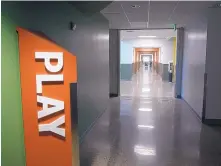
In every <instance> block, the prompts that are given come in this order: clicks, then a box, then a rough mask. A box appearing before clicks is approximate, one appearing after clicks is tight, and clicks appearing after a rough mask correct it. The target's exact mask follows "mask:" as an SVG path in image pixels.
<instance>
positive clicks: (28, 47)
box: [18, 28, 78, 166]
mask: <svg viewBox="0 0 221 166" xmlns="http://www.w3.org/2000/svg"><path fill="white" fill-rule="evenodd" d="M18 34H19V54H20V72H21V89H22V112H23V121H24V137H25V150H26V165H27V166H72V163H73V164H74V165H77V163H78V161H77V160H78V157H73V156H77V155H78V154H77V153H78V149H77V148H76V149H72V144H73V143H74V144H75V143H76V142H77V141H76V142H73V140H77V136H76V133H77V131H72V129H71V106H70V103H71V101H70V83H77V70H76V56H73V55H72V54H71V53H69V52H68V51H66V50H65V49H63V48H61V47H59V46H57V45H56V44H54V43H53V42H51V41H49V40H47V39H45V38H43V37H40V36H38V35H36V34H34V33H31V32H29V31H27V30H24V29H21V28H18ZM36 52H41V53H42V52H46V53H53V52H59V53H62V59H63V67H62V69H60V70H59V71H57V72H51V71H49V70H48V69H47V68H46V65H45V61H46V60H44V59H36V54H37V53H36ZM46 55H48V54H46ZM58 61H59V60H57V61H56V60H55V62H53V60H52V61H50V63H51V64H52V65H53V66H56V65H58V64H57V63H58ZM38 75H45V76H46V77H47V78H48V76H49V75H53V76H55V75H63V81H57V82H56V81H45V82H43V83H42V93H38V92H37V76H38ZM38 85H39V84H38ZM42 96H44V97H47V98H50V99H52V100H59V101H61V102H63V104H64V109H60V110H59V109H57V111H56V112H54V113H50V114H48V115H45V116H41V117H40V116H39V115H40V114H39V111H42V112H44V111H46V112H47V111H48V110H49V109H50V108H52V107H54V108H55V105H50V104H48V105H47V104H46V105H44V107H45V108H43V104H45V103H43V102H42V103H41V102H37V98H39V97H42ZM45 101H46V100H44V102H45ZM49 103H50V102H49ZM46 107H48V108H46ZM47 109H48V110H47ZM46 112H44V114H45V113H46ZM48 112H49V111H48ZM59 119H63V120H64V121H61V120H59ZM53 122H54V123H53ZM52 123H53V124H55V123H57V124H56V125H58V124H59V125H58V126H57V129H53V130H52V129H51V131H49V129H48V128H47V130H46V131H42V129H43V128H41V127H42V126H44V127H45V126H46V125H47V124H51V126H52ZM56 125H55V126H56ZM40 126H41V127H40ZM55 131H58V133H59V132H60V134H58V133H56V132H55ZM62 132H63V134H64V135H62V134H61V133H62ZM72 132H76V133H75V134H73V133H72ZM73 135H74V136H75V137H76V138H73V137H72V136H73ZM75 147H76V146H75ZM73 158H74V160H76V161H72V160H73Z"/></svg>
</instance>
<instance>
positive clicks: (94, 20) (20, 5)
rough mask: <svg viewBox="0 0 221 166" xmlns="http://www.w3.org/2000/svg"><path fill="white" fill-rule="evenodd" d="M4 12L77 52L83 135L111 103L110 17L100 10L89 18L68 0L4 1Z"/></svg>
mask: <svg viewBox="0 0 221 166" xmlns="http://www.w3.org/2000/svg"><path fill="white" fill-rule="evenodd" d="M2 13H5V14H6V15H8V17H9V18H11V19H12V20H13V21H15V22H16V24H17V25H18V26H21V27H24V28H29V29H32V30H35V31H41V32H43V33H45V34H46V35H47V36H48V37H49V38H50V39H52V40H53V41H55V42H56V43H57V44H59V45H60V46H62V47H64V48H65V49H67V50H68V51H70V52H71V53H73V54H74V55H76V56H77V65H78V66H77V67H78V127H79V128H78V129H79V135H80V136H83V135H84V133H85V131H86V130H87V129H88V128H89V126H90V125H91V124H92V123H93V122H94V121H95V119H96V118H97V117H98V116H99V115H100V114H101V113H102V112H103V111H104V110H105V109H106V108H107V104H108V99H109V97H108V94H109V68H108V65H109V27H108V25H109V24H108V21H107V20H106V19H105V18H104V17H103V16H102V15H101V14H100V13H97V14H94V15H93V16H87V18H86V17H85V16H84V15H83V14H82V13H80V12H78V11H77V10H76V9H75V8H74V7H73V6H72V5H70V4H68V3H67V2H2ZM70 21H73V22H75V23H76V24H77V29H76V30H75V31H71V30H69V23H70Z"/></svg>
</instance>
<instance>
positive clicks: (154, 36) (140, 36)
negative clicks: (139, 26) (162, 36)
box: [138, 36, 156, 38]
mask: <svg viewBox="0 0 221 166" xmlns="http://www.w3.org/2000/svg"><path fill="white" fill-rule="evenodd" d="M138 37H140V38H155V37H156V36H138Z"/></svg>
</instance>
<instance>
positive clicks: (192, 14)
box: [101, 0, 215, 29]
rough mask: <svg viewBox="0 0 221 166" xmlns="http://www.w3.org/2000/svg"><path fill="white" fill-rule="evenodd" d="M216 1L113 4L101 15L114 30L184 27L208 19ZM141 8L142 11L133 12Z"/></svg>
mask: <svg viewBox="0 0 221 166" xmlns="http://www.w3.org/2000/svg"><path fill="white" fill-rule="evenodd" d="M214 3H215V1H152V0H150V1H148V0H147V1H114V2H112V3H111V4H110V5H108V6H107V7H106V8H105V9H103V10H102V11H101V13H102V14H103V15H104V16H105V17H106V18H107V19H108V20H109V23H110V28H113V29H145V28H172V24H177V27H182V26H184V27H185V25H187V24H190V23H191V22H193V21H194V20H195V19H196V18H199V17H200V16H203V15H206V12H207V10H206V9H207V8H208V7H211V6H212V5H213V4H214ZM132 5H139V6H140V8H132Z"/></svg>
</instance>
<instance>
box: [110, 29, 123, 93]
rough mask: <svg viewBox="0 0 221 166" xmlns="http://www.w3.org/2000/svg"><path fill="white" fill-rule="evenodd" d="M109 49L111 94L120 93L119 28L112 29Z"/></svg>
mask: <svg viewBox="0 0 221 166" xmlns="http://www.w3.org/2000/svg"><path fill="white" fill-rule="evenodd" d="M109 35H110V39H109V40H110V41H109V42H110V45H109V46H110V50H109V71H110V73H109V81H110V85H109V86H110V87H109V88H110V95H119V93H120V92H119V83H120V76H119V74H120V33H119V30H117V29H110V30H109Z"/></svg>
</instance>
